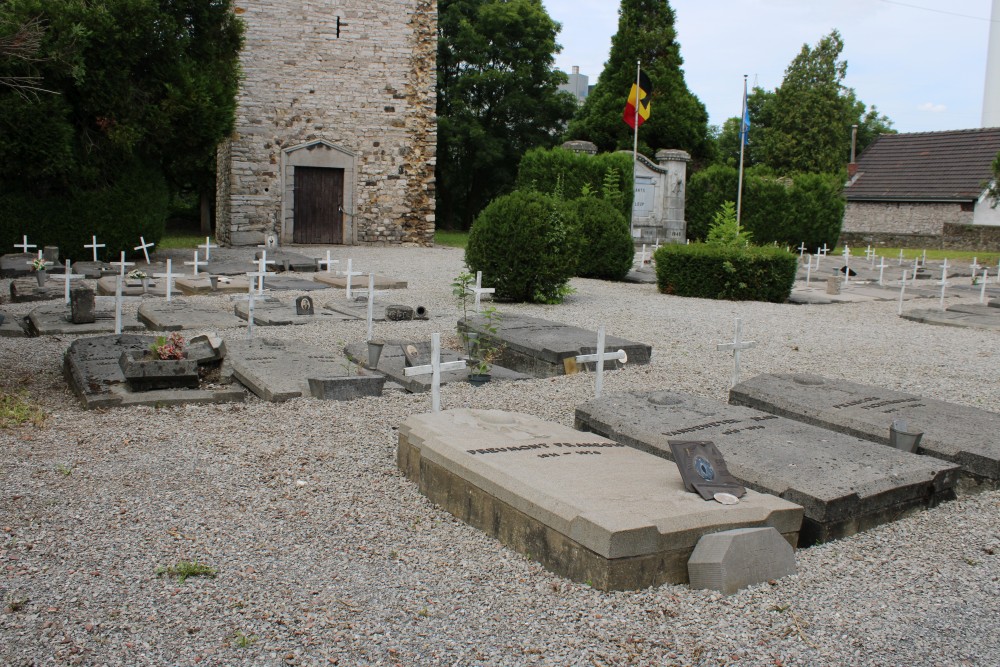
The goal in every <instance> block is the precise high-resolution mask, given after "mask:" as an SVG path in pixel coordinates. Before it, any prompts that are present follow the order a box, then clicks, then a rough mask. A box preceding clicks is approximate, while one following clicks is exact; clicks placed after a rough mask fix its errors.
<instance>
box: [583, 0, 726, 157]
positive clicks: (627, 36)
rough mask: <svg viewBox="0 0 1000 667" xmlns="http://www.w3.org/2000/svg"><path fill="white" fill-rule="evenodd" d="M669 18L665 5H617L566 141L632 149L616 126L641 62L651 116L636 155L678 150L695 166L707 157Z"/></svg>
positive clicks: (704, 133) (648, 1) (703, 121)
mask: <svg viewBox="0 0 1000 667" xmlns="http://www.w3.org/2000/svg"><path fill="white" fill-rule="evenodd" d="M674 18H675V17H674V10H673V9H671V7H670V3H669V2H667V0H621V5H620V6H619V8H618V32H617V33H615V35H614V36H613V37H612V38H611V53H610V55H609V57H608V62H607V63H606V64H605V66H604V70H603V71H602V72H601V75H600V77H599V78H598V79H597V85H596V86H595V87H594V90H593V91H592V92H591V93H590V95H589V96H588V97H587V101H586V102H585V103H584V105H583V107H582V108H581V109H580V111H579V112H578V113H577V115H576V116H575V117H574V118H573V120H572V121H571V122H570V124H569V127H568V129H567V131H566V136H567V137H568V138H570V139H585V140H587V141H592V142H594V143H595V144H597V147H598V148H599V149H601V150H603V151H610V150H615V149H624V148H627V149H631V148H632V141H633V135H632V129H631V128H630V127H629V126H628V125H626V124H625V123H624V122H622V110H623V109H624V107H625V102H626V98H627V97H628V94H629V90H630V89H631V86H632V84H634V83H635V79H636V62H637V61H641V63H642V69H643V71H645V72H646V74H647V75H648V76H649V79H650V81H651V82H652V85H653V93H652V96H651V105H652V106H651V109H652V112H651V116H650V118H649V120H648V121H646V122H645V123H643V125H642V128H641V129H640V130H639V148H640V152H642V153H644V154H646V155H648V156H650V157H652V156H653V153H654V152H655V151H656V150H658V149H661V148H680V149H683V150H686V151H688V152H689V153H691V155H692V156H693V157H694V158H695V160H696V162H700V161H703V160H705V159H707V158H709V157H711V154H712V151H713V144H712V141H711V137H710V135H709V131H708V112H707V111H706V110H705V105H704V104H702V103H701V100H699V99H698V98H697V97H696V96H695V95H694V94H692V93H691V92H690V91H689V90H688V88H687V84H686V83H685V82H684V71H683V70H682V69H681V65H683V64H684V60H683V59H682V58H681V50H680V45H679V44H678V43H677V33H676V31H675V30H674Z"/></svg>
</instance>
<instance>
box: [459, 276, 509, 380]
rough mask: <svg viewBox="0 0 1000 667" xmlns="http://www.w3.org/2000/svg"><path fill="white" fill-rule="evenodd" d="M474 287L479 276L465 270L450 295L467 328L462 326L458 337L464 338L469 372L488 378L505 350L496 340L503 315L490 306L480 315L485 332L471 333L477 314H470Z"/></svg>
mask: <svg viewBox="0 0 1000 667" xmlns="http://www.w3.org/2000/svg"><path fill="white" fill-rule="evenodd" d="M475 284H476V277H475V276H474V275H472V273H470V272H468V271H463V272H462V273H460V274H458V276H457V277H456V278H455V280H454V281H453V282H452V283H451V293H452V296H454V297H455V302H456V303H457V304H458V307H459V309H460V310H461V311H462V322H463V324H464V325H465V327H466V328H464V329H463V328H461V327H459V330H458V335H459V338H461V339H462V347H463V348H464V349H465V354H466V364H468V366H469V373H470V374H472V375H488V374H489V372H490V371H491V370H492V369H493V364H494V363H495V362H496V360H497V359H498V358H499V357H500V354H501V353H502V352H503V348H504V346H503V343H500V342H499V339H498V338H497V332H498V331H499V329H500V321H501V319H502V316H501V315H500V311H498V310H497V309H496V307H495V306H493V305H490V306H487V307H486V308H484V309H483V311H482V312H481V313H479V316H480V318H481V320H480V326H481V329H482V331H480V332H475V331H469V329H468V326H469V316H470V315H471V314H474V313H471V305H470V301H473V300H474V298H473V297H472V296H471V294H470V290H472V288H473V287H475Z"/></svg>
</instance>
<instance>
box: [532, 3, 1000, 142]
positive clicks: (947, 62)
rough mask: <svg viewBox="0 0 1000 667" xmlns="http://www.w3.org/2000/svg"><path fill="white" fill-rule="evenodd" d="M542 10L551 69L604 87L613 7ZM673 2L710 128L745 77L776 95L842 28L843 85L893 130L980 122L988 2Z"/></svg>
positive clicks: (689, 77) (733, 103)
mask: <svg viewBox="0 0 1000 667" xmlns="http://www.w3.org/2000/svg"><path fill="white" fill-rule="evenodd" d="M542 2H543V4H544V5H545V8H546V10H548V12H549V15H550V16H551V17H552V18H553V19H554V20H555V21H557V22H559V23H561V24H562V31H561V32H560V33H559V36H558V38H557V39H558V42H559V43H560V44H561V45H562V47H563V50H562V53H559V54H557V55H556V67H557V68H558V69H561V70H563V71H564V72H570V71H571V68H572V66H573V65H578V66H579V67H580V73H581V74H585V75H588V76H589V77H590V84H595V83H597V77H598V75H599V74H600V72H601V70H602V69H603V67H604V63H605V61H606V60H607V58H608V53H609V51H610V49H611V36H612V35H613V34H614V33H615V32H616V31H617V29H618V2H617V0H542ZM669 2H670V6H671V7H672V8H673V9H674V12H675V14H676V22H675V24H674V27H675V28H676V30H677V41H678V43H679V44H680V48H681V57H682V58H683V59H684V73H685V80H686V82H687V86H688V89H689V90H690V91H691V92H692V93H694V94H695V95H697V96H698V98H699V99H701V101H702V103H703V104H704V105H705V107H706V108H707V109H708V113H709V123H711V124H713V125H722V123H723V122H724V121H725V120H726V118H729V117H731V116H739V114H740V107H741V103H742V95H743V75H744V74H747V75H749V79H748V80H749V83H750V86H751V87H752V86H754V85H758V86H760V87H762V88H764V89H767V90H773V89H774V88H776V87H777V86H780V85H781V80H782V78H783V77H784V73H785V69H786V68H787V67H788V65H789V64H790V63H791V61H792V59H793V58H794V57H795V56H796V55H797V54H798V53H799V51H800V50H801V49H802V45H803V44H809V45H810V46H812V45H815V44H816V43H817V42H819V40H820V39H821V38H822V37H823V36H825V35H828V34H829V33H830V31H831V30H833V29H834V28H836V29H837V30H839V31H840V34H841V35H842V37H843V39H844V51H843V52H842V53H841V58H842V59H845V60H846V61H847V77H846V79H845V81H844V83H845V85H847V86H848V87H850V88H853V89H854V90H855V92H856V93H857V95H858V98H859V99H860V100H861V101H862V102H864V103H865V104H867V105H869V106H871V105H873V104H874V105H875V106H877V107H878V109H879V112H880V113H882V114H885V115H887V116H888V117H889V118H890V119H891V120H892V122H893V127H894V128H895V129H896V130H898V131H900V132H935V131H940V130H957V129H970V128H976V127H979V126H980V122H981V119H982V104H983V86H984V83H985V73H986V51H987V41H988V38H989V29H990V25H991V24H990V18H991V17H990V10H991V7H992V4H993V3H992V2H991V0H900V1H899V2H896V1H895V0H669ZM998 14H1000V12H998ZM996 18H997V19H998V20H1000V15H998V16H997V17H996ZM653 85H654V86H655V85H656V82H655V81H654V82H653ZM626 94H627V91H623V93H622V96H623V97H622V100H623V101H622V104H624V98H625V95H626ZM664 111H666V110H658V109H656V108H655V107H654V109H653V113H658V112H664Z"/></svg>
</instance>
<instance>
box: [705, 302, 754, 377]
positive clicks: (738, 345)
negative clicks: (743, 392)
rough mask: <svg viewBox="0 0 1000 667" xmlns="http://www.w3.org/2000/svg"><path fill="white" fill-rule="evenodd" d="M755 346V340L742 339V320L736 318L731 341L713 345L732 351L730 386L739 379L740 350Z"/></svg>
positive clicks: (722, 349)
mask: <svg viewBox="0 0 1000 667" xmlns="http://www.w3.org/2000/svg"><path fill="white" fill-rule="evenodd" d="M754 347H757V342H756V341H752V340H743V320H741V319H740V318H738V317H737V318H736V338H734V339H733V342H732V343H718V344H717V345H716V346H715V349H716V350H719V351H729V350H732V351H733V382H732V385H731V387H735V386H736V385H737V384H739V381H740V352H742V351H743V350H749V349H751V348H754Z"/></svg>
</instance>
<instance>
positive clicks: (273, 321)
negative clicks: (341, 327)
mask: <svg viewBox="0 0 1000 667" xmlns="http://www.w3.org/2000/svg"><path fill="white" fill-rule="evenodd" d="M233 312H234V313H235V314H236V316H237V317H238V318H240V319H241V320H244V321H246V320H248V319H249V317H250V305H249V304H248V303H247V302H246V301H237V302H236V306H235V307H234V309H233ZM314 312H315V315H299V314H297V313H296V311H295V304H294V303H286V302H283V301H279V300H278V299H264V300H261V301H255V302H254V306H253V321H254V324H259V325H260V326H264V327H268V326H287V325H293V324H311V323H312V322H319V321H323V320H327V321H331V322H334V321H336V322H346V321H348V320H354V319H357V318H354V317H351V316H350V315H344V314H341V313H335V312H333V311H330V310H324V309H318V310H316V309H314Z"/></svg>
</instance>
